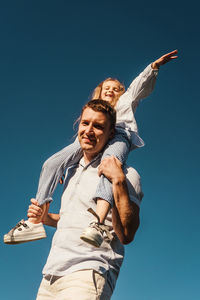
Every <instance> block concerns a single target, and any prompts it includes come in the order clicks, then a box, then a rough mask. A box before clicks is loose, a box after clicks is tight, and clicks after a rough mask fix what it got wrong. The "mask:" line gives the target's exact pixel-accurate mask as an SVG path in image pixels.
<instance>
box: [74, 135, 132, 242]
mask: <svg viewBox="0 0 200 300" xmlns="http://www.w3.org/2000/svg"><path fill="white" fill-rule="evenodd" d="M129 151H130V142H129V139H128V137H127V135H126V132H125V131H124V130H122V132H121V131H120V132H119V131H116V134H115V137H114V138H113V139H112V140H111V141H110V142H109V143H108V146H107V147H106V149H105V151H104V154H103V157H102V159H104V158H105V157H106V156H111V155H114V156H115V157H117V158H118V159H119V160H120V161H121V162H122V163H124V162H125V160H126V158H127V156H128V153H129ZM94 200H96V201H97V206H96V213H95V212H94V211H93V210H92V209H89V211H90V212H91V213H92V214H93V215H95V216H96V217H97V220H98V221H97V222H96V221H95V222H92V223H91V224H90V225H89V227H87V228H86V229H85V230H84V231H83V233H82V235H81V237H80V238H81V239H82V240H84V241H85V242H87V243H89V244H91V245H93V246H95V247H100V245H101V243H102V242H103V239H104V232H106V236H107V237H108V238H109V239H110V236H109V235H110V233H109V231H108V229H106V226H105V225H102V224H103V223H104V221H105V219H106V217H107V214H108V212H109V210H110V208H111V207H112V206H113V193H112V184H111V183H110V182H109V180H108V179H107V178H106V177H105V176H103V175H102V176H101V178H100V183H99V185H98V187H97V190H96V194H95V197H94Z"/></svg>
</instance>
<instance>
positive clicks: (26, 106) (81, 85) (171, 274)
mask: <svg viewBox="0 0 200 300" xmlns="http://www.w3.org/2000/svg"><path fill="white" fill-rule="evenodd" d="M199 36H200V25H199V4H198V1H194V0H191V1H187V2H184V1H179V0H178V1H175V2H174V3H171V2H170V3H168V2H165V3H163V2H160V1H157V0H156V1H132V0H124V1H119V0H115V1H112V0H111V1H105V0H103V1H92V0H91V1H89V0H84V1H82V0H77V1H64V0H62V1H61V0H57V1H52V0H48V1H47V0H42V1H41V0H40V1H38V0H34V1H33V0H29V1H27V0H26V1H25V0H23V1H22V0H19V1H13V0H8V1H0V41H1V46H0V70H1V71H0V82H1V86H0V103H1V110H0V114H1V115H0V128H1V132H0V134H1V148H0V151H1V229H0V230H1V244H0V266H1V267H0V282H1V299H5V300H12V299H16V300H18V299H20V300H34V299H35V296H36V293H37V289H38V286H39V283H40V280H41V278H42V275H41V271H42V267H43V265H44V263H45V261H46V258H47V255H48V251H49V248H50V244H51V239H52V236H53V233H54V229H52V228H47V234H48V238H47V239H45V240H41V241H36V242H31V243H27V244H21V245H16V246H9V245H4V244H3V234H4V233H6V232H7V231H8V230H9V229H10V228H11V227H13V226H14V225H15V224H16V223H17V222H18V221H19V220H20V219H22V218H25V217H26V212H27V207H28V204H29V199H30V198H31V197H34V196H35V193H36V189H37V182H38V177H39V173H40V169H41V166H42V163H43V162H44V160H45V159H46V158H48V157H49V156H50V155H51V154H53V153H55V152H56V151H58V150H60V149H61V148H62V147H64V146H65V145H67V144H68V143H70V142H71V141H72V136H73V135H74V131H73V122H74V121H75V120H76V118H77V117H78V115H79V113H80V109H81V107H82V105H83V104H84V103H85V102H87V101H88V100H89V98H90V95H91V92H92V90H93V88H94V87H95V86H96V85H97V84H98V83H99V82H100V81H102V80H104V79H105V78H106V77H109V76H114V77H118V78H119V79H120V80H122V81H123V82H124V83H125V85H126V87H128V85H129V84H130V83H131V81H132V79H133V78H134V77H136V76H137V75H138V73H139V72H140V71H142V70H143V69H144V68H145V66H146V65H148V64H149V63H151V62H152V61H154V60H155V59H156V58H158V57H160V56H161V55H163V54H165V53H167V52H170V51H172V50H174V49H178V51H179V58H178V59H177V60H176V61H172V62H170V63H169V64H167V65H165V66H163V67H162V68H161V69H160V72H159V76H158V79H157V83H156V87H155V90H154V92H153V93H152V95H151V96H150V97H149V98H148V99H146V100H144V101H143V102H142V103H141V105H140V107H139V108H138V110H137V113H136V119H137V122H138V127H139V133H140V136H141V137H142V138H143V139H144V141H145V143H146V145H145V147H143V148H142V149H139V150H135V151H133V152H132V153H131V154H130V156H129V159H128V163H129V165H131V166H133V167H135V168H136V169H137V171H138V172H139V173H140V175H141V177H142V184H143V191H144V195H145V196H144V199H143V203H142V206H141V225H140V228H139V230H138V232H137V235H136V238H135V240H134V242H133V243H132V244H130V245H128V246H126V257H125V260H124V265H123V267H122V269H121V273H120V276H119V280H118V283H117V287H116V290H115V292H114V295H113V297H112V300H121V299H126V300H134V299H137V300H190V299H192V300H197V299H199V297H200V288H199V282H200V271H199V270H200V255H199V253H200V240H199V227H200V218H199V212H200V197H199V189H198V187H199V167H200V158H199V152H200V143H199V137H200V135H199V128H200V126H199V125H200V124H199V123H200V121H199V119H200V118H199V113H200V102H199V101H200V100H199V75H198V72H199V69H200V64H199V53H200V42H199ZM61 191H62V190H61V187H59V190H58V192H56V195H55V197H54V200H55V201H54V202H53V203H52V205H51V211H52V212H58V210H59V205H60V195H61Z"/></svg>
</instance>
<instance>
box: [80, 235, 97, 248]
mask: <svg viewBox="0 0 200 300" xmlns="http://www.w3.org/2000/svg"><path fill="white" fill-rule="evenodd" d="M80 239H81V240H83V241H84V242H86V243H88V244H90V245H92V246H94V247H96V248H99V247H100V246H101V243H99V242H98V241H95V240H91V239H90V238H88V237H87V236H84V235H81V236H80Z"/></svg>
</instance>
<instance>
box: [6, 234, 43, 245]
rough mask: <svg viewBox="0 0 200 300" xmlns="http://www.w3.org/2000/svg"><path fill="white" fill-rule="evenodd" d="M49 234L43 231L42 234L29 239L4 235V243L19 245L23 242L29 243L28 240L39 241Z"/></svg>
mask: <svg viewBox="0 0 200 300" xmlns="http://www.w3.org/2000/svg"><path fill="white" fill-rule="evenodd" d="M46 237H47V236H46V234H45V233H42V234H40V235H37V236H35V237H32V239H27V240H26V238H25V237H24V238H15V237H11V236H4V244H8V245H17V244H22V243H27V242H32V241H37V240H41V239H45V238H46Z"/></svg>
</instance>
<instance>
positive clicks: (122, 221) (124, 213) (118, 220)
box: [99, 156, 139, 244]
mask: <svg viewBox="0 0 200 300" xmlns="http://www.w3.org/2000/svg"><path fill="white" fill-rule="evenodd" d="M101 174H104V175H105V176H106V177H107V178H108V179H109V180H110V181H111V182H112V187H113V197H114V206H113V209H112V222H113V228H114V231H115V233H116V234H117V236H118V238H119V240H120V242H121V243H122V244H129V243H130V242H131V241H133V239H134V236H135V233H136V231H137V229H138V227H139V207H138V206H137V204H135V203H134V202H132V201H130V198H129V192H128V187H127V183H126V176H125V175H124V172H123V170H122V164H121V162H120V161H119V160H118V159H117V158H116V157H114V156H112V157H107V158H105V159H104V160H103V161H102V162H101V164H100V166H99V175H101Z"/></svg>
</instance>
